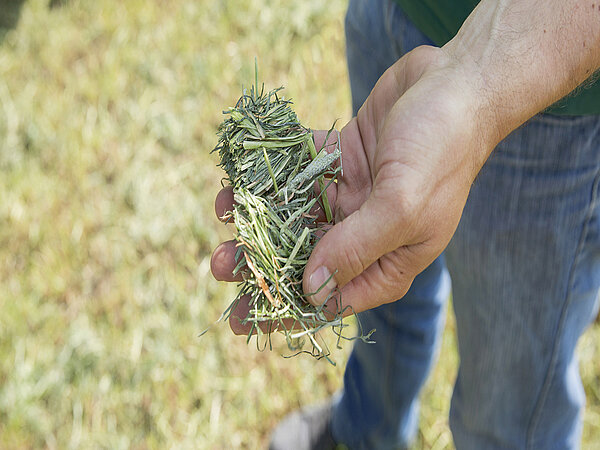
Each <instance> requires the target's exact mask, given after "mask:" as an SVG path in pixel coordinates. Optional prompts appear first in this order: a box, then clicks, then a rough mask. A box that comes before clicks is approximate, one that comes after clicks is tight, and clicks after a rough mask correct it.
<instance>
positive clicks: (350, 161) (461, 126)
mask: <svg viewBox="0 0 600 450" xmlns="http://www.w3.org/2000/svg"><path fill="white" fill-rule="evenodd" d="M479 83H480V80H479V79H478V78H477V75H476V74H474V73H466V72H464V67H463V66H459V65H457V64H456V63H455V61H454V60H453V59H452V58H451V56H450V55H448V54H447V53H446V52H445V51H444V50H442V49H439V48H433V47H419V48H417V49H415V50H414V51H412V52H411V53H409V54H407V55H406V56H405V57H403V58H402V59H400V60H399V61H398V62H397V63H396V64H394V65H393V66H392V67H391V68H390V69H388V71H386V73H385V74H384V75H383V76H382V77H381V78H380V80H379V81H378V83H377V85H376V86H375V88H374V89H373V91H372V92H371V94H370V95H369V98H368V99H367V101H366V102H365V104H364V105H363V107H362V108H361V109H360V111H359V113H358V115H357V117H356V118H354V119H352V120H351V121H350V122H349V123H348V124H347V125H346V126H345V127H344V129H343V130H342V132H341V138H342V160H343V168H344V175H343V177H341V178H340V179H339V181H338V184H337V186H336V192H335V193H333V195H332V197H333V198H334V205H335V217H336V225H335V226H334V227H333V228H332V229H331V230H329V231H328V232H327V233H326V234H325V235H324V236H323V238H322V239H321V240H320V241H319V242H318V244H317V246H316V247H315V249H314V250H313V252H312V255H311V257H310V259H309V261H308V264H307V266H306V269H305V273H304V284H303V286H304V292H307V293H311V292H315V291H316V290H317V289H318V287H319V286H321V285H322V284H323V283H324V282H325V280H326V279H327V278H329V276H330V274H333V278H332V279H331V281H330V283H329V285H328V288H329V289H324V290H321V292H319V293H318V294H316V295H314V296H313V297H312V301H313V302H314V303H315V304H320V303H322V302H323V300H324V299H325V296H326V295H327V294H328V292H329V291H330V289H332V288H334V287H336V286H337V287H338V288H340V290H341V299H342V302H343V305H344V306H351V307H352V310H353V311H355V312H360V311H364V310H366V309H369V308H373V307H376V306H379V305H381V304H383V303H387V302H391V301H394V300H397V299H399V298H401V297H402V296H403V295H404V294H405V293H406V292H407V290H408V289H409V287H410V285H411V283H412V281H413V280H414V278H415V276H416V275H417V274H419V273H420V272H421V271H422V270H424V269H425V268H426V267H427V266H428V265H429V264H430V263H431V262H432V261H433V260H434V259H435V258H436V257H437V256H439V255H440V253H441V252H442V251H443V250H444V248H445V247H446V245H447V244H448V242H449V241H450V238H451V237H452V235H453V234H454V231H455V230H456V227H457V225H458V222H459V219H460V216H461V213H462V210H463V207H464V205H465V202H466V199H467V196H468V193H469V189H470V186H471V184H472V182H473V180H474V179H475V176H476V175H477V173H478V172H479V170H480V168H481V167H482V165H483V163H484V162H485V159H486V158H487V156H488V155H489V153H490V152H491V150H492V148H493V147H494V146H495V144H496V142H497V137H498V135H497V130H496V128H495V125H496V124H495V123H494V121H493V120H491V118H489V119H488V117H487V116H486V115H485V114H482V113H481V111H482V110H484V109H485V106H486V105H485V104H484V103H483V102H482V98H480V97H479V96H478V94H479V93H480V84H479Z"/></svg>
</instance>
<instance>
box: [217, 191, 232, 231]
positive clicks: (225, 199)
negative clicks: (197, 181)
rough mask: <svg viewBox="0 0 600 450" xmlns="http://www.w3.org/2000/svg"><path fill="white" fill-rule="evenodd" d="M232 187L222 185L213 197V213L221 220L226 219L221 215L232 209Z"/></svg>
mask: <svg viewBox="0 0 600 450" xmlns="http://www.w3.org/2000/svg"><path fill="white" fill-rule="evenodd" d="M233 204H234V201H233V188H232V187H231V186H227V187H224V188H223V189H221V190H220V191H219V193H218V194H217V198H216V199H215V213H216V214H217V217H218V218H219V220H221V221H223V222H224V221H226V219H224V218H223V217H224V216H225V214H226V213H227V212H229V211H233Z"/></svg>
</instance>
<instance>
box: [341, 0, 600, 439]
mask: <svg viewBox="0 0 600 450" xmlns="http://www.w3.org/2000/svg"><path fill="white" fill-rule="evenodd" d="M346 38H347V56H348V67H349V71H350V82H351V88H352V99H353V108H354V113H356V112H357V110H358V108H359V107H360V105H361V104H362V103H363V102H364V100H365V99H366V97H367V96H368V94H369V92H370V90H371V88H372V87H373V86H374V84H375V82H376V81H377V79H378V78H379V76H380V75H381V74H382V73H383V72H384V71H385V69H387V68H388V67H389V66H390V65H392V64H393V63H394V62H395V61H396V60H397V59H398V58H400V57H401V56H402V55H403V54H404V53H406V52H408V51H410V50H411V49H413V48H414V47H416V46H418V45H421V44H431V42H429V40H428V39H427V37H426V36H424V35H423V34H422V33H421V32H420V31H418V30H417V29H416V28H415V27H414V25H413V24H411V22H410V21H409V20H408V19H407V18H406V17H405V16H404V15H403V13H402V12H401V11H400V9H399V8H398V7H397V6H396V5H395V3H393V2H392V1H385V0H351V1H350V7H349V9H348V13H347V16H346ZM424 101H427V99H424ZM599 180H600V116H578V117H565V116H550V115H545V114H540V115H537V116H536V117H534V118H532V119H531V120H530V121H528V122H527V123H526V124H524V125H523V126H522V127H520V128H519V129H517V130H515V131H514V132H513V133H512V134H511V135H510V136H508V137H507V138H506V139H505V140H504V141H502V142H501V143H500V144H499V145H498V147H497V148H496V149H495V150H494V151H493V153H492V155H491V157H490V158H489V160H488V162H487V163H486V164H485V166H484V167H483V169H482V171H481V172H480V174H479V176H478V178H477V179H476V181H475V183H474V185H473V187H472V189H471V193H470V196H469V199H468V201H467V204H466V207H465V210H464V213H463V216H462V219H461V222H460V224H459V227H458V230H457V231H456V234H455V236H454V237H453V239H452V241H451V243H450V245H449V246H448V248H447V249H446V251H445V253H444V255H442V256H441V257H439V258H438V259H437V260H436V261H435V262H434V263H433V264H432V265H431V266H430V267H429V268H427V269H426V270H425V271H424V272H423V273H421V274H420V275H419V276H418V277H417V278H416V280H415V282H414V283H413V285H412V287H411V289H410V291H409V292H408V294H407V295H406V296H405V297H403V298H402V299H401V300H399V301H397V302H395V303H392V304H389V305H384V306H381V307H379V308H377V309H374V310H371V311H367V312H365V313H362V314H361V317H360V318H361V321H362V323H363V326H364V328H365V329H367V330H369V329H371V328H376V329H377V331H376V333H375V335H374V338H375V340H376V341H377V344H375V345H368V344H363V343H361V342H358V343H356V344H355V346H354V348H353V352H352V355H351V357H350V359H349V361H348V365H347V368H346V373H345V375H344V389H343V390H342V391H341V393H340V395H339V396H337V397H336V400H335V401H334V411H333V419H332V432H333V436H334V438H335V439H336V440H337V441H338V442H343V443H345V444H346V445H348V446H349V447H350V448H352V449H383V448H405V447H407V446H408V445H409V443H410V442H411V440H412V439H413V438H414V436H415V434H416V431H417V428H418V399H417V398H418V394H419V391H420V389H421V387H422V385H423V383H424V381H425V379H426V377H427V374H428V372H429V370H430V368H431V366H432V365H433V363H434V362H435V355H436V350H437V348H438V344H439V340H440V337H441V334H442V329H443V324H444V315H445V304H446V301H447V299H448V297H449V294H450V288H451V283H450V280H452V294H453V306H454V309H455V313H456V320H457V328H458V341H459V354H460V368H459V372H458V377H457V380H456V385H455V389H454V394H453V397H452V404H451V411H450V427H451V430H452V433H453V438H454V441H455V444H456V447H457V448H458V449H459V450H462V449H476V450H486V449H575V448H578V446H579V441H580V436H581V428H582V417H581V416H582V411H583V407H584V402H585V395H584V391H583V389H582V385H581V381H580V378H579V373H578V361H577V357H576V355H575V354H574V349H575V345H576V343H577V340H578V338H579V337H580V336H581V334H582V333H583V331H584V330H585V328H586V327H587V326H588V325H589V324H590V322H591V321H592V319H593V317H594V316H595V314H596V313H597V311H598V289H599V286H600V200H599V198H598V182H599Z"/></svg>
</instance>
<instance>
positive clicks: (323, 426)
mask: <svg viewBox="0 0 600 450" xmlns="http://www.w3.org/2000/svg"><path fill="white" fill-rule="evenodd" d="M335 448H336V443H335V441H334V440H333V436H332V435H331V403H330V402H327V403H326V404H325V405H320V406H312V407H307V408H303V409H301V410H299V411H294V412H293V413H291V414H289V415H287V416H286V417H285V418H284V419H283V420H282V421H281V422H279V424H278V425H277V426H276V427H275V429H274V430H273V433H272V434H271V443H270V444H269V450H334V449H335Z"/></svg>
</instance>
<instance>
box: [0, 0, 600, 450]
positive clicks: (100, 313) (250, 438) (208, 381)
mask: <svg viewBox="0 0 600 450" xmlns="http://www.w3.org/2000/svg"><path fill="white" fill-rule="evenodd" d="M50 3H52V7H50ZM19 4H20V2H19V1H7V0H0V17H2V22H0V23H4V24H6V23H8V22H10V21H13V20H14V19H16V18H17V17H18V23H17V25H16V27H15V28H14V29H11V30H8V31H5V32H2V33H0V448H7V449H8V448H10V449H13V448H44V447H46V448H110V449H119V448H139V449H143V448H161V449H162V448H201V449H224V448H264V447H265V446H266V443H267V440H268V434H269V431H270V429H271V428H272V427H273V426H274V425H275V424H276V423H277V421H278V420H279V419H280V418H281V417H282V416H283V415H284V414H285V413H287V412H288V411H291V410H293V409H295V408H297V407H299V406H300V405H304V404H308V403H312V402H316V401H319V400H322V399H324V398H326V397H327V396H328V395H330V394H331V393H333V392H334V391H335V390H336V389H338V388H339V387H340V385H341V382H342V374H343V367H344V360H345V358H346V356H347V354H348V352H349V350H350V345H349V344H346V345H344V348H343V350H335V351H334V353H333V357H334V359H335V360H336V361H338V365H337V366H336V367H333V366H330V365H328V364H327V363H325V362H322V361H321V362H317V361H315V360H312V359H311V358H309V357H297V358H293V359H283V358H282V357H281V356H280V354H281V353H282V352H283V351H284V345H282V343H281V342H276V346H275V350H274V351H273V352H263V353H260V352H257V351H256V349H255V347H254V346H253V345H252V344H251V345H249V346H248V345H246V342H245V339H244V338H241V337H235V336H233V335H232V334H231V333H230V331H229V327H228V326H227V325H226V324H219V325H216V326H214V327H213V328H212V329H211V330H210V331H209V333H208V334H206V335H205V336H203V337H202V338H199V337H198V334H199V332H201V331H202V330H204V329H206V328H207V327H208V326H210V325H211V324H213V322H215V320H216V319H217V318H218V317H219V315H220V313H221V312H222V311H223V309H224V308H225V307H226V306H227V304H228V303H229V301H230V300H231V299H232V298H233V295H234V287H232V286H225V285H223V284H219V283H217V282H216V281H214V280H213V279H212V277H211V275H210V271H209V260H210V254H211V251H212V249H213V248H214V247H215V246H216V245H217V243H218V242H219V241H220V240H222V239H225V238H229V237H230V236H231V233H232V232H231V230H229V229H227V228H226V227H224V226H222V225H220V224H219V223H218V221H217V220H216V218H215V217H214V213H213V198H214V196H215V194H216V192H217V191H218V189H219V187H220V180H221V177H222V173H220V171H219V170H218V169H217V168H216V167H215V164H216V157H215V155H211V154H210V150H211V149H212V148H213V147H214V145H215V143H216V136H215V132H216V127H217V126H218V124H219V123H220V121H221V119H222V116H221V110H223V109H225V108H226V107H227V106H230V105H232V104H233V103H234V102H235V100H236V99H237V98H238V96H239V95H240V93H241V86H242V85H243V84H244V85H249V84H250V83H251V82H252V80H253V70H254V57H255V56H256V57H258V61H259V67H260V78H261V79H262V80H263V81H264V82H265V83H266V85H267V87H268V88H272V87H277V86H279V85H285V86H286V92H287V96H289V97H292V98H293V99H294V101H295V106H296V110H297V113H298V115H299V117H300V118H301V119H302V120H303V121H304V123H305V124H306V125H307V126H310V127H315V128H328V127H329V126H330V125H331V123H332V121H333V120H335V119H338V118H339V119H341V123H343V122H345V121H346V120H348V119H349V117H350V100H349V89H348V82H347V76H346V71H345V65H344V42H343V15H344V9H345V1H343V0H335V1H329V2H322V1H320V0H306V1H302V2H300V1H284V0H272V1H268V0H249V1H246V2H236V1H206V0H201V1H194V0H169V1H165V0H153V1H144V0H127V1H126V2H114V1H110V2H109V1H108V0H98V1H94V2H89V1H77V0H72V1H68V0H67V1H64V0H63V1H52V2H49V1H48V0H44V1H42V0H29V1H27V2H25V3H23V4H22V8H20V10H19V8H18V5H19ZM580 355H581V359H582V374H583V378H584V383H585V386H586V391H587V394H588V406H587V409H586V415H585V429H584V448H594V446H595V448H598V447H599V446H600V382H599V381H598V380H599V377H600V326H599V325H595V327H594V328H592V329H591V330H589V331H588V332H587V334H586V335H585V337H584V339H583V341H582V342H581V345H580ZM456 367H457V355H456V342H455V335H454V322H453V320H452V317H449V319H448V325H447V330H446V334H445V338H444V342H443V347H442V351H441V360H440V363H439V364H438V366H437V367H436V369H435V372H434V373H433V374H432V377H431V379H430V380H429V383H428V385H427V387H426V389H425V392H424V395H423V407H422V413H421V414H422V423H421V432H420V436H419V441H418V443H417V446H416V447H417V448H426V449H443V448H451V447H452V444H451V436H450V433H449V430H448V427H447V410H448V406H449V400H450V394H451V389H452V383H453V380H454V374H455V371H456Z"/></svg>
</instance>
